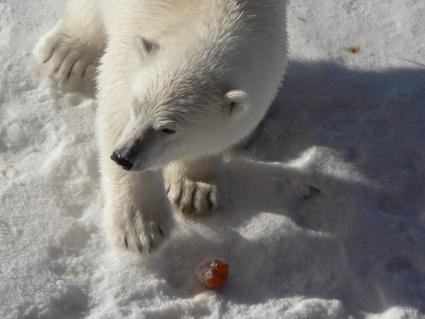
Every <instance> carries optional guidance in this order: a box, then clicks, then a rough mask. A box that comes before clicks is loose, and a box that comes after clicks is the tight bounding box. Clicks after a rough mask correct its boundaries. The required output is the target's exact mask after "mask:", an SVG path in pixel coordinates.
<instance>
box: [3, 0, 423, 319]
mask: <svg viewBox="0 0 425 319" xmlns="http://www.w3.org/2000/svg"><path fill="white" fill-rule="evenodd" d="M62 7H63V1H61V0H39V1H31V0H0V318H4V319H9V318H10V319H11V318H27V319H30V318H51V319H60V318H90V319H94V318H102V319H103V318H114V319H115V318H138V319H139V318H158V319H160V318H287V319H320V318H323V319H325V318H335V319H344V318H367V319H377V318H386V319H398V318H406V319H414V318H425V39H424V35H425V20H424V16H425V1H421V0H385V1H382V0H321V1H317V0H303V1H301V0H293V1H292V3H291V5H290V10H289V34H290V37H291V63H290V67H289V70H288V76H287V78H286V80H285V85H284V87H283V88H282V90H281V92H280V94H279V96H278V98H277V100H276V102H275V104H274V105H273V107H272V109H271V111H270V113H269V115H268V117H267V118H266V120H265V121H264V123H263V124H262V125H261V127H260V128H259V130H258V133H257V135H256V136H255V137H254V138H253V139H252V140H251V141H249V142H248V143H246V144H245V146H244V147H242V148H240V150H239V153H241V154H242V155H245V156H244V158H245V159H235V160H232V161H231V162H230V163H229V164H228V167H227V170H228V172H229V179H230V191H231V203H230V204H229V206H228V207H227V208H226V209H225V210H224V211H222V212H220V213H218V214H217V215H216V216H213V217H210V218H205V219H193V220H184V219H182V218H181V217H180V216H176V218H177V221H178V227H177V228H176V230H175V232H174V234H173V235H172V237H173V238H172V241H171V240H169V241H168V243H167V244H166V245H165V246H163V248H162V249H161V250H160V251H159V252H158V253H157V254H156V255H155V256H153V257H152V258H151V259H150V260H145V261H138V262H134V261H132V262H131V263H129V262H126V261H124V260H122V259H119V258H117V256H115V255H114V254H113V253H111V252H110V251H109V250H108V249H107V247H106V245H105V243H104V239H103V237H102V230H101V197H100V195H99V181H98V179H99V175H98V172H97V161H96V152H95V142H94V137H93V120H94V105H95V103H94V101H93V100H90V99H87V98H84V97H81V96H78V95H65V96H62V95H60V94H58V93H57V92H55V91H54V90H52V89H49V88H48V87H47V86H46V85H43V84H40V83H39V82H38V81H35V80H34V79H32V78H31V76H30V74H29V73H28V62H29V58H30V51H31V49H32V47H33V46H34V43H35V41H36V40H37V38H38V37H39V36H40V35H41V34H43V32H45V31H47V30H48V29H49V28H50V27H51V26H52V24H53V23H54V21H55V19H56V18H57V17H58V16H59V15H60V13H61V9H62ZM350 46H354V47H357V46H358V47H359V48H360V51H359V52H357V53H351V52H348V51H349V50H348V51H347V50H346V49H347V48H349V47H350ZM352 51H353V50H352ZM354 51H356V49H354ZM247 158H250V160H248V159H247ZM304 184H306V185H311V186H312V187H311V188H310V192H309V194H307V193H305V192H304V190H303V188H301V187H299V185H304ZM306 194H307V195H308V196H304V195H306ZM207 256H220V257H223V258H225V259H226V260H227V261H228V262H229V264H230V268H231V275H230V278H229V281H228V282H227V284H226V285H225V286H224V287H223V288H222V289H221V290H219V291H217V292H206V291H204V290H203V289H201V288H200V287H199V286H198V284H197V283H196V281H195V279H194V276H193V271H194V269H195V267H196V266H197V264H198V263H199V262H200V261H201V260H202V259H204V258H205V257H207Z"/></svg>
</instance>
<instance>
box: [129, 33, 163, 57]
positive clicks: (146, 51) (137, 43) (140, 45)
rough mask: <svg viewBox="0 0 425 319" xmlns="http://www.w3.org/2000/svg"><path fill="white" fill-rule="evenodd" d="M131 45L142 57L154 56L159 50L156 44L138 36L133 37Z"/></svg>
mask: <svg viewBox="0 0 425 319" xmlns="http://www.w3.org/2000/svg"><path fill="white" fill-rule="evenodd" d="M133 45H134V47H135V49H136V51H137V52H139V53H140V55H141V56H142V57H145V56H147V55H151V54H154V53H155V52H157V51H158V50H159V44H158V43H157V42H155V41H152V40H148V39H146V38H143V37H141V36H139V35H136V36H134V37H133Z"/></svg>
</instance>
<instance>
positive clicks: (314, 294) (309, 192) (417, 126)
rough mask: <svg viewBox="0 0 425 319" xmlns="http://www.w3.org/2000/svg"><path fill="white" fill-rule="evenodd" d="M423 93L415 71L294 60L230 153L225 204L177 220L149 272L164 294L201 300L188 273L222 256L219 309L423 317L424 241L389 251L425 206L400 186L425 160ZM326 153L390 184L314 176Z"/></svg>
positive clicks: (412, 183) (421, 76)
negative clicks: (336, 306)
mask: <svg viewBox="0 0 425 319" xmlns="http://www.w3.org/2000/svg"><path fill="white" fill-rule="evenodd" d="M418 83H425V71H424V70H422V69H421V70H418V69H416V70H415V69H395V70H388V71H381V72H366V71H353V70H349V69H346V68H344V67H341V66H338V65H336V64H333V63H329V62H316V63H302V62H297V61H293V62H292V63H291V64H290V67H289V72H288V76H287V79H286V80H285V84H284V86H283V88H282V90H281V92H280V93H279V95H278V97H277V99H276V101H275V103H274V104H273V106H272V108H271V110H270V112H269V114H268V116H267V117H266V118H265V120H264V121H263V123H262V124H261V125H260V127H259V128H258V130H257V132H256V134H255V135H254V136H253V137H252V138H251V139H250V140H249V141H246V142H245V143H244V144H243V145H241V146H239V147H238V149H237V150H236V153H238V156H240V155H242V156H241V157H240V158H233V159H232V160H230V162H228V163H227V164H226V165H227V166H226V167H227V171H228V174H229V192H230V203H229V205H228V206H227V207H226V208H225V209H224V210H223V211H221V212H219V213H217V215H215V216H211V217H207V218H194V219H190V220H186V221H185V220H184V219H180V222H179V223H180V224H181V225H180V226H181V227H180V228H179V230H178V231H176V232H175V234H174V235H173V236H172V237H173V238H172V239H173V240H172V241H168V242H167V243H166V244H165V245H164V246H163V248H162V249H160V250H159V251H158V254H157V255H156V257H154V258H153V259H152V261H151V262H149V263H148V266H149V265H150V266H151V267H150V268H151V269H152V271H154V272H156V273H158V276H161V277H165V278H166V279H167V280H168V282H169V284H170V290H169V291H167V292H166V293H169V294H170V295H173V296H179V297H181V296H193V295H194V294H196V293H199V292H200V291H202V290H201V288H199V287H198V286H197V284H196V282H195V280H194V278H193V269H194V267H195V266H196V265H197V264H198V263H199V262H200V261H201V260H202V259H203V258H205V257H206V256H220V257H223V258H225V259H226V260H227V261H228V262H229V264H230V267H231V276H230V279H229V281H228V283H227V285H226V286H225V287H223V288H222V289H221V290H220V292H219V296H220V297H219V298H223V299H224V300H229V301H234V302H237V303H242V304H258V303H264V302H267V301H268V300H271V299H279V298H284V297H288V298H290V297H295V296H305V297H309V298H323V299H328V300H331V299H338V300H341V301H342V304H343V306H344V307H345V309H346V310H347V312H348V313H350V314H354V315H355V314H359V313H361V312H382V311H385V310H386V309H388V308H391V307H393V306H412V307H416V308H419V309H422V310H423V309H424V304H423V301H422V300H423V298H422V297H423V296H425V288H424V286H423V285H422V286H421V285H420V282H424V281H423V280H424V278H425V272H424V267H423V261H424V260H425V249H424V248H423V247H425V245H424V244H425V243H424V241H420V236H419V237H417V238H414V239H412V238H410V239H409V240H410V241H412V240H413V241H415V242H414V243H413V244H412V248H411V249H410V250H409V248H407V246H406V245H404V246H403V244H400V245H399V246H397V245H393V241H392V240H391V238H392V237H391V236H392V235H393V233H391V231H390V230H389V229H394V228H397V229H400V234H399V235H400V238H401V237H403V234H407V233H408V232H409V231H410V230H411V228H409V227H414V226H413V225H414V224H415V223H417V221H418V218H420V213H421V212H422V209H423V207H424V206H425V200H424V198H425V196H423V185H422V184H421V183H420V182H419V181H418V178H417V176H416V175H415V176H413V177H408V178H406V177H403V178H401V177H400V176H401V175H400V167H402V168H403V169H404V168H405V167H407V168H408V169H410V170H413V171H414V170H415V169H416V170H419V169H421V168H423V163H425V161H423V160H424V159H425V151H424V150H422V149H421V150H417V149H415V148H412V147H411V146H409V145H410V144H411V143H415V142H416V143H419V142H418V141H420V140H421V139H422V140H425V136H424V135H425V130H424V129H423V123H424V121H423V119H424V118H425V110H424V109H425V108H423V107H421V106H423V105H422V104H423V101H424V100H425V90H424V88H423V86H421V85H419V84H418ZM407 124H408V125H409V126H406V125H407ZM369 135H370V136H371V137H370V139H367V138H365V136H369ZM381 143H382V144H385V147H382V145H381ZM416 145H418V144H416ZM424 149H425V148H424ZM321 150H323V151H324V153H326V154H335V158H334V159H333V160H335V161H336V162H338V161H340V162H341V163H343V164H344V165H345V164H346V165H351V166H352V167H354V168H355V170H356V171H358V173H359V174H360V175H362V176H363V177H365V180H372V181H376V182H377V183H378V184H382V185H384V184H385V183H386V182H387V181H391V180H392V181H396V182H395V183H394V185H392V186H388V187H387V186H382V185H380V186H382V187H376V185H375V184H373V183H368V182H362V180H359V179H355V178H350V176H348V177H347V176H346V177H341V178H337V177H336V175H333V174H325V173H323V170H320V169H314V166H315V165H316V164H315V162H316V161H323V162H324V163H326V158H325V159H323V158H320V154H322V153H323V152H321ZM306 154H307V155H306ZM393 154H403V155H404V156H401V155H398V156H396V157H394V156H392V155H393ZM243 157H245V158H247V157H249V158H251V159H242V158H243ZM291 160H298V161H304V163H303V164H302V165H301V166H302V167H303V168H304V169H294V168H291V166H289V165H287V164H285V163H288V162H290V161H291ZM316 166H317V165H316ZM319 166H320V165H319ZM311 167H313V168H311ZM411 187H416V192H414V193H412V192H411V191H410V189H411ZM395 193H397V195H396V198H395V199H394V196H395V195H394V194H395ZM393 195H394V196H393ZM389 197H391V200H393V202H390V204H388V201H387V199H388V198H389ZM404 201H408V202H409V205H410V206H406V205H407V204H406V203H405V202H404ZM412 202H413V203H414V204H412ZM405 204H406V205H405ZM399 207H402V208H401V210H403V208H404V211H402V212H400V208H399ZM400 213H403V218H404V219H403V221H400V220H399V219H398V218H399V217H400ZM401 224H403V227H402V226H401ZM415 227H416V226H415ZM409 229H410V230H409ZM421 231H424V230H423V229H422V230H421ZM376 238H379V240H376ZM406 240H407V239H406ZM364 243H368V245H364ZM369 243H370V244H369ZM418 247H419V248H418ZM420 247H422V248H420ZM389 250H391V252H389ZM400 260H403V261H404V262H401V263H400V262H399V261H400ZM421 263H422V264H421ZM176 265H178V266H176ZM383 270H385V271H388V273H385V274H381V272H382V271H383ZM421 296H422V297H421Z"/></svg>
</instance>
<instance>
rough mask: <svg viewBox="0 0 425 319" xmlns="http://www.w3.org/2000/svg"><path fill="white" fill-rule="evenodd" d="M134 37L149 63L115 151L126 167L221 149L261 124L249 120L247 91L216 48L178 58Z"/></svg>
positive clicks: (146, 166)
mask: <svg viewBox="0 0 425 319" xmlns="http://www.w3.org/2000/svg"><path fill="white" fill-rule="evenodd" d="M135 42H136V43H135V45H136V47H137V50H138V52H139V54H140V55H141V56H142V61H143V63H145V66H144V67H143V72H140V73H138V74H137V75H135V77H134V80H133V81H132V83H133V87H132V91H131V105H129V106H128V107H129V109H130V112H129V114H130V115H129V120H128V123H127V125H126V127H125V128H124V129H123V131H122V132H121V134H120V137H119V138H118V141H117V143H116V145H115V148H114V152H113V154H112V156H111V158H112V159H113V160H114V161H116V162H117V163H118V164H119V165H120V166H121V167H123V168H124V169H126V170H132V171H133V170H134V171H142V170H147V169H158V168H162V167H164V166H165V165H167V164H169V163H170V162H172V161H176V160H183V159H189V158H194V157H199V156H203V155H208V154H214V153H217V152H221V151H223V150H224V149H226V148H228V147H230V146H231V145H233V144H235V143H237V142H238V141H240V140H241V139H242V138H243V137H244V136H246V135H247V134H248V133H249V132H250V131H251V130H252V129H253V128H254V126H255V125H256V124H257V123H258V121H250V120H249V118H250V115H249V113H250V112H249V109H250V102H249V98H248V95H247V93H246V92H244V91H243V90H241V89H240V88H238V87H234V86H232V84H231V83H229V82H228V81H226V80H227V79H224V78H223V77H222V76H221V74H222V70H220V66H219V65H217V62H215V61H211V58H210V57H208V54H211V52H209V53H208V52H207V53H206V52H202V53H199V52H192V53H193V54H188V53H186V54H185V55H184V58H180V59H179V58H178V57H175V56H174V55H172V54H169V53H168V55H167V53H161V52H160V51H161V50H162V48H161V47H160V46H159V44H157V43H155V42H152V41H148V40H146V39H143V38H140V37H138V38H137V39H136V40H135ZM149 59H151V60H152V61H149ZM146 61H149V62H150V63H147V62H146ZM214 63H215V65H214ZM251 117H252V116H251ZM247 123H248V124H247Z"/></svg>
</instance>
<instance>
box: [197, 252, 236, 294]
mask: <svg viewBox="0 0 425 319" xmlns="http://www.w3.org/2000/svg"><path fill="white" fill-rule="evenodd" d="M195 274H196V278H197V279H198V281H199V283H200V284H201V285H202V286H203V287H204V288H207V289H217V288H219V287H221V286H222V285H223V284H224V283H225V282H226V280H227V277H228V276H229V265H228V264H227V262H226V261H224V260H223V259H219V258H207V259H205V260H204V261H203V262H202V263H200V264H199V266H198V267H197V268H196V272H195Z"/></svg>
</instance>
